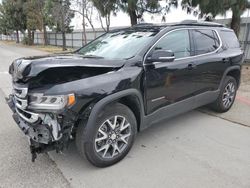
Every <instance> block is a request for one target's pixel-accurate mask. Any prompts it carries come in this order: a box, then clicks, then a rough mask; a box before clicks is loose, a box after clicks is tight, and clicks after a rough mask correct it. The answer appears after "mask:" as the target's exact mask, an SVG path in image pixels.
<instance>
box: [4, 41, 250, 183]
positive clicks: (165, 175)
mask: <svg viewBox="0 0 250 188" xmlns="http://www.w3.org/2000/svg"><path fill="white" fill-rule="evenodd" d="M41 54H45V53H44V52H41V51H37V50H33V49H30V48H23V47H20V46H13V45H6V44H3V43H0V58H1V59H0V61H1V62H0V120H1V123H0V187H1V188H2V187H3V188H5V187H7V188H8V187H25V188H26V187H27V188H29V187H46V188H50V187H73V188H78V187H80V188H83V187H84V188H99V187H102V188H106V187H107V188H117V187H119V188H138V187H143V188H153V187H157V188H161V187H164V188H165V187H171V188H179V187H180V188H182V187H185V188H194V187H205V188H206V187H207V188H211V187H213V188H217V187H218V188H224V187H225V188H231V187H232V188H235V187H237V188H250V178H249V177H250V128H249V127H247V126H243V125H241V124H238V123H233V122H231V121H228V120H226V119H222V118H219V117H215V116H211V115H208V114H206V113H202V112H199V111H191V112H189V113H186V114H183V115H180V116H178V117H176V118H173V119H171V120H168V121H164V122H162V123H159V124H157V125H155V126H153V127H151V128H149V129H147V130H145V131H143V132H141V133H139V134H138V136H137V139H136V141H135V145H134V146H133V148H132V150H131V151H130V152H129V154H128V156H127V157H126V158H125V159H124V160H122V161H121V162H120V163H118V164H116V165H114V166H111V167H108V168H102V169H100V168H96V167H93V166H92V165H90V164H89V163H88V162H87V161H86V159H82V158H80V156H79V155H78V153H77V152H76V148H75V145H74V142H72V143H71V144H70V146H69V149H68V150H67V151H65V153H63V154H56V153H55V152H50V153H49V154H42V155H39V156H38V158H37V160H36V162H35V163H32V162H31V157H30V153H29V147H28V142H27V138H26V137H25V136H24V135H23V134H22V132H21V131H20V130H19V128H18V127H17V126H16V124H15V123H14V121H13V120H12V117H11V111H10V110H9V109H8V107H7V105H6V104H5V101H4V97H5V96H7V95H8V94H9V93H10V92H11V82H10V77H9V75H8V73H7V71H8V66H9V65H10V63H11V62H12V61H13V60H14V59H15V58H18V57H22V56H30V55H41ZM246 108H247V107H246ZM248 120H249V121H250V117H249V119H246V121H247V122H248ZM244 121H245V120H244Z"/></svg>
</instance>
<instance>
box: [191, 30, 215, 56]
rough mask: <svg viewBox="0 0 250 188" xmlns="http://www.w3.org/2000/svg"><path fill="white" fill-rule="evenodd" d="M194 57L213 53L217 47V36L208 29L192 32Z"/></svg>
mask: <svg viewBox="0 0 250 188" xmlns="http://www.w3.org/2000/svg"><path fill="white" fill-rule="evenodd" d="M193 37H194V45H195V55H200V54H206V53H209V52H213V51H215V50H216V49H217V48H218V47H219V45H220V42H219V38H218V36H217V34H216V33H215V32H214V31H212V30H208V29H195V30H193Z"/></svg>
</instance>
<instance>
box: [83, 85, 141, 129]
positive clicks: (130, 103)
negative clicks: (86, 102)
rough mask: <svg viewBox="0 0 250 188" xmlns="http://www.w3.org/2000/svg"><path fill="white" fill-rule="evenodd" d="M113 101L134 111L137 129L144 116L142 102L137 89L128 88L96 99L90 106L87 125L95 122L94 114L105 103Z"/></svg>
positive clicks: (96, 113) (101, 108)
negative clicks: (98, 99) (91, 106)
mask: <svg viewBox="0 0 250 188" xmlns="http://www.w3.org/2000/svg"><path fill="white" fill-rule="evenodd" d="M114 102H120V103H122V104H123V105H126V106H127V107H128V108H130V110H131V111H132V112H133V113H134V115H135V117H136V120H137V131H139V130H140V127H141V124H142V123H143V117H144V103H143V99H142V95H141V93H140V92H139V91H138V90H137V89H128V90H124V91H120V92H117V93H114V94H112V95H109V96H107V97H105V98H103V99H101V100H100V101H98V102H97V103H96V104H95V105H94V106H93V108H92V110H91V112H90V115H89V117H88V120H87V126H86V127H89V126H88V125H91V124H93V123H95V120H96V116H97V115H98V114H99V112H100V111H101V110H103V109H104V108H105V107H106V106H107V105H109V104H112V103H114Z"/></svg>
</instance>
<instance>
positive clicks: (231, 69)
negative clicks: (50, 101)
mask: <svg viewBox="0 0 250 188" xmlns="http://www.w3.org/2000/svg"><path fill="white" fill-rule="evenodd" d="M240 69H241V65H234V66H232V67H229V68H227V69H226V70H225V72H224V73H223V76H222V79H221V81H220V85H219V89H221V88H222V85H223V82H224V80H225V78H226V76H227V74H228V73H229V72H230V71H233V70H239V71H240ZM239 83H240V82H239ZM238 87H239V86H238Z"/></svg>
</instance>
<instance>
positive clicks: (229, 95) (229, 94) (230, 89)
mask: <svg viewBox="0 0 250 188" xmlns="http://www.w3.org/2000/svg"><path fill="white" fill-rule="evenodd" d="M235 91H236V89H235V85H234V83H233V82H229V83H228V84H227V86H226V87H225V91H224V93H223V95H222V102H223V106H224V107H225V108H229V107H230V106H231V105H232V103H233V101H234V97H235Z"/></svg>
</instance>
